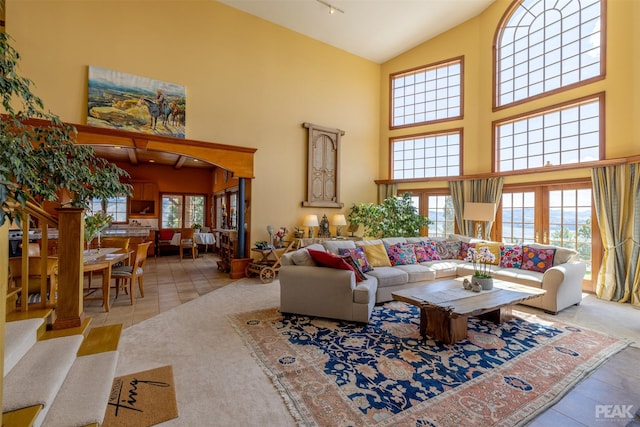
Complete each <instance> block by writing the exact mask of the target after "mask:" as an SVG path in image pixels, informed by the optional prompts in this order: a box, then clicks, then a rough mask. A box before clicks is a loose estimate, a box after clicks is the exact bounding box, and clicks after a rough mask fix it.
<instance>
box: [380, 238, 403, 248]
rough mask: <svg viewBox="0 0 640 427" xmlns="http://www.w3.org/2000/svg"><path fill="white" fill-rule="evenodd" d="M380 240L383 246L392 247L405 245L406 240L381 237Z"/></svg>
mask: <svg viewBox="0 0 640 427" xmlns="http://www.w3.org/2000/svg"><path fill="white" fill-rule="evenodd" d="M381 240H382V243H383V244H384V245H385V246H393V245H397V244H401V243H407V239H406V238H404V237H383V238H382V239H381Z"/></svg>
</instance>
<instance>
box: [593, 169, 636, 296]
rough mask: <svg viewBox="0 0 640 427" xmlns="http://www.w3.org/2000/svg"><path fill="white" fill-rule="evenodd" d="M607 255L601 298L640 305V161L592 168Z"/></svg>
mask: <svg viewBox="0 0 640 427" xmlns="http://www.w3.org/2000/svg"><path fill="white" fill-rule="evenodd" d="M591 179H592V181H593V198H594V201H595V208H596V218H597V220H598V224H599V225H600V232H601V237H602V244H603V246H604V255H603V257H602V265H601V266H600V272H599V273H598V278H597V283H596V295H597V296H598V298H601V299H605V300H609V301H618V302H631V304H633V305H635V306H640V265H639V262H640V244H639V242H640V163H634V164H623V165H613V166H604V167H600V168H594V169H593V170H592V172H591Z"/></svg>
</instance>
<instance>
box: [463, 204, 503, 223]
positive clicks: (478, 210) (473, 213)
mask: <svg viewBox="0 0 640 427" xmlns="http://www.w3.org/2000/svg"><path fill="white" fill-rule="evenodd" d="M495 216H496V204H495V203H477V202H465V203H464V214H463V216H462V218H463V219H466V220H471V221H493V219H494V218H495Z"/></svg>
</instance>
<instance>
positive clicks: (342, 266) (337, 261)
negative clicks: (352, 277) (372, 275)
mask: <svg viewBox="0 0 640 427" xmlns="http://www.w3.org/2000/svg"><path fill="white" fill-rule="evenodd" d="M307 250H308V251H309V255H311V258H313V260H314V261H315V262H316V263H317V264H318V265H320V266H322V267H329V268H336V269H339V270H349V271H353V273H354V274H355V271H354V270H353V267H351V266H350V265H349V264H348V263H347V262H346V261H345V260H344V259H343V258H342V257H341V256H339V255H336V254H332V253H330V252H322V251H316V250H314V249H307ZM361 281H362V280H360V279H359V278H358V275H357V274H356V282H361Z"/></svg>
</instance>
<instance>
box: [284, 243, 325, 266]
mask: <svg viewBox="0 0 640 427" xmlns="http://www.w3.org/2000/svg"><path fill="white" fill-rule="evenodd" d="M307 249H315V250H317V251H324V246H322V245H320V244H313V245H309V246H307V247H306V248H301V249H298V250H297V251H293V252H288V253H285V254H282V256H281V257H280V260H281V262H282V265H290V264H294V265H309V266H315V265H318V264H316V262H315V261H314V260H313V258H311V255H309V251H308V250H307Z"/></svg>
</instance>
